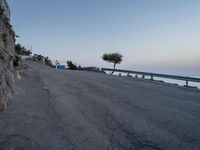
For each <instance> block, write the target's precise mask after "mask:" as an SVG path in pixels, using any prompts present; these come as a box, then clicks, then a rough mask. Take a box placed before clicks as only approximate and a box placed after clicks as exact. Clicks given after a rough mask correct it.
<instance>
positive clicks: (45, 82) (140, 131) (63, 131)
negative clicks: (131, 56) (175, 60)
mask: <svg viewBox="0 0 200 150" xmlns="http://www.w3.org/2000/svg"><path fill="white" fill-rule="evenodd" d="M25 63H28V64H29V65H31V66H32V67H33V69H32V70H30V69H29V70H24V71H23V70H21V71H20V72H19V74H20V76H21V79H20V80H19V79H18V80H17V81H16V83H17V93H18V94H17V95H16V96H15V98H14V100H13V102H12V103H11V104H10V105H9V107H8V108H7V109H6V110H5V111H3V112H0V150H178V149H180V150H199V149H200V91H199V90H196V89H189V88H184V87H178V86H175V85H170V84H164V83H160V82H152V81H149V80H142V79H134V78H128V77H117V76H110V75H105V74H101V73H93V72H84V71H65V70H55V69H51V68H49V67H47V66H44V65H41V64H38V63H33V62H25Z"/></svg>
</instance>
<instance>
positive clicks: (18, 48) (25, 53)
mask: <svg viewBox="0 0 200 150" xmlns="http://www.w3.org/2000/svg"><path fill="white" fill-rule="evenodd" d="M15 53H16V54H17V55H23V56H30V55H31V54H32V52H31V51H30V50H27V49H26V48H25V47H24V46H21V44H16V45H15Z"/></svg>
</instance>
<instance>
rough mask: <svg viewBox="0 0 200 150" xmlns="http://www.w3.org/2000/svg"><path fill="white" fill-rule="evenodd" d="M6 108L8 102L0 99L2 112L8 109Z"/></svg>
mask: <svg viewBox="0 0 200 150" xmlns="http://www.w3.org/2000/svg"><path fill="white" fill-rule="evenodd" d="M6 106H7V104H6V102H5V101H4V100H1V99H0V111H2V110H4V109H6Z"/></svg>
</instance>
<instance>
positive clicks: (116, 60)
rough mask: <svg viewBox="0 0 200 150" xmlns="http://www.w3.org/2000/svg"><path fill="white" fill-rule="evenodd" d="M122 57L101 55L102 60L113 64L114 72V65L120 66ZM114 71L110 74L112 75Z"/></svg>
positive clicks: (118, 55)
mask: <svg viewBox="0 0 200 150" xmlns="http://www.w3.org/2000/svg"><path fill="white" fill-rule="evenodd" d="M122 58H123V56H122V55H121V54H119V53H110V54H103V56H102V59H103V60H105V61H107V62H109V63H113V65H114V66H113V67H114V70H115V68H116V64H120V63H121V62H122V61H123V59H122ZM113 73H114V71H113V72H112V73H111V74H113Z"/></svg>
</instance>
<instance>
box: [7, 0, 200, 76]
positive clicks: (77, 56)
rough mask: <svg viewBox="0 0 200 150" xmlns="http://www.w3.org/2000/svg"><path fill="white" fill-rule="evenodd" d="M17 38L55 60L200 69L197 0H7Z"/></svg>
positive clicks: (153, 69) (139, 67)
mask: <svg viewBox="0 0 200 150" xmlns="http://www.w3.org/2000/svg"><path fill="white" fill-rule="evenodd" d="M8 2H9V5H10V8H11V15H12V20H11V23H12V24H13V26H14V30H15V32H16V33H17V35H19V36H20V38H19V39H17V42H20V43H21V44H22V45H24V46H26V47H27V48H30V47H31V45H32V47H33V53H40V54H43V55H47V56H49V57H50V58H51V59H52V60H56V59H58V60H64V61H65V60H72V61H75V62H76V63H77V64H80V65H82V66H98V67H112V64H109V63H106V62H104V61H103V60H102V59H101V56H102V55H103V53H109V52H119V53H121V54H122V55H123V56H124V61H123V62H122V64H120V65H118V66H117V67H118V68H121V69H132V70H139V71H150V72H161V73H169V74H182V75H193V74H199V75H200V1H199V0H8Z"/></svg>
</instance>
